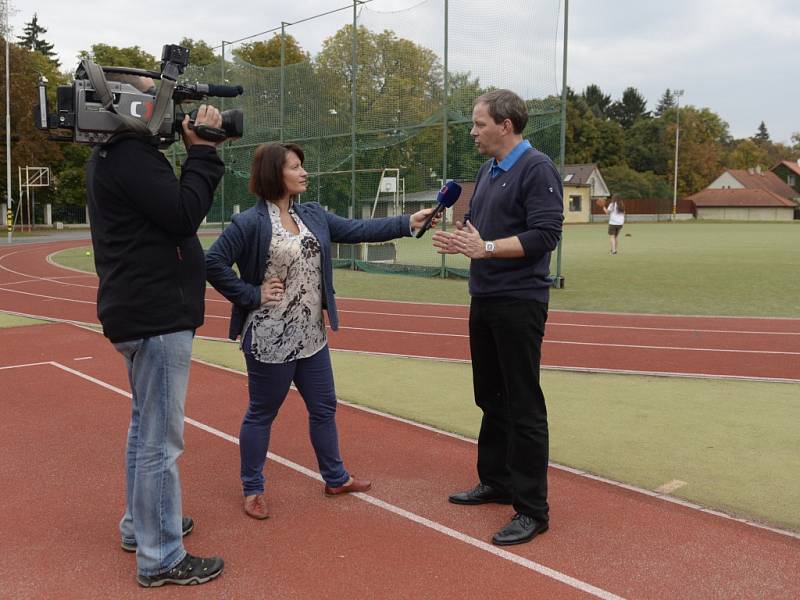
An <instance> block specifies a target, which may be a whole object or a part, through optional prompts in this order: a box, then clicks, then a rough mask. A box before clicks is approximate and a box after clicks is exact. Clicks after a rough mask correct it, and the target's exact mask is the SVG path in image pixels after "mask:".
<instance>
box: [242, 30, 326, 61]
mask: <svg viewBox="0 0 800 600" xmlns="http://www.w3.org/2000/svg"><path fill="white" fill-rule="evenodd" d="M233 54H234V56H236V57H237V58H240V59H241V60H243V61H245V62H247V63H250V64H251V65H255V66H257V67H280V66H281V36H280V35H279V34H277V33H276V34H274V35H273V36H272V37H271V38H270V39H269V40H267V41H266V42H250V43H247V44H242V45H241V46H240V47H239V48H236V49H235V50H234V51H233ZM283 56H284V63H283V64H285V65H293V64H295V63H300V62H308V61H309V60H311V57H310V56H309V54H308V52H306V51H304V50H303V48H302V47H301V46H300V43H299V42H298V41H297V40H296V39H295V38H294V36H292V35H289V34H286V35H285V36H284V50H283Z"/></svg>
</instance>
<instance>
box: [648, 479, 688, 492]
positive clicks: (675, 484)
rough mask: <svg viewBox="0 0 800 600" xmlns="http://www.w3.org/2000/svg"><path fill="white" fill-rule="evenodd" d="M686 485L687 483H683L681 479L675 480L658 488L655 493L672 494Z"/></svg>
mask: <svg viewBox="0 0 800 600" xmlns="http://www.w3.org/2000/svg"><path fill="white" fill-rule="evenodd" d="M685 485H687V484H686V482H685V481H681V480H680V479H673V480H672V481H668V482H667V483H665V484H664V485H660V486H658V487H657V488H656V489H655V492H656V493H657V494H671V493H672V492H674V491H675V490H679V489H681V488H682V487H683V486H685Z"/></svg>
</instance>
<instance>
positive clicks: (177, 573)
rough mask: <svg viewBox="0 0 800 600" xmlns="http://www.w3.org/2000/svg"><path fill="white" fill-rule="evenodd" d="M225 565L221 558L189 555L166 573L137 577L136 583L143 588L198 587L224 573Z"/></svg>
mask: <svg viewBox="0 0 800 600" xmlns="http://www.w3.org/2000/svg"><path fill="white" fill-rule="evenodd" d="M224 566H225V563H224V562H223V560H222V559H221V558H220V557H219V556H212V557H211V558H200V557H199V556H192V555H191V554H189V553H187V554H186V557H185V558H184V559H183V560H182V561H181V562H179V563H178V564H177V565H175V566H174V567H172V568H171V569H170V570H169V571H166V572H165V573H159V574H158V575H137V576H136V581H138V582H139V585H141V586H142V587H159V586H162V585H164V584H166V583H174V584H175V585H198V584H201V583H206V582H207V581H211V580H212V579H214V578H215V577H216V576H217V575H219V574H220V573H222V568H223V567H224Z"/></svg>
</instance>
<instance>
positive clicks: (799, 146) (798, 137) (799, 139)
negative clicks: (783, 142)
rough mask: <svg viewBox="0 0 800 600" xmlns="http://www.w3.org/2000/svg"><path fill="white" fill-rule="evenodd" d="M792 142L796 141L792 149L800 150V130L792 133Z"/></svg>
mask: <svg viewBox="0 0 800 600" xmlns="http://www.w3.org/2000/svg"><path fill="white" fill-rule="evenodd" d="M792 142H793V143H794V146H792V149H793V150H796V151H798V152H800V131H795V132H794V133H793V134H792Z"/></svg>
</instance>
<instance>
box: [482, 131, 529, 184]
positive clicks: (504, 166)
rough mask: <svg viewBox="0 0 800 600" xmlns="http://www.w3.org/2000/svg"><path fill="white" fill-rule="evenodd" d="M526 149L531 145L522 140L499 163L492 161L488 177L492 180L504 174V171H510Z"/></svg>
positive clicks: (494, 159) (495, 160)
mask: <svg viewBox="0 0 800 600" xmlns="http://www.w3.org/2000/svg"><path fill="white" fill-rule="evenodd" d="M528 148H531V143H530V142H529V141H528V140H522V141H521V142H520V143H519V144H517V145H516V146H514V149H513V150H512V151H511V152H509V153H508V156H506V157H505V158H504V159H503V160H501V161H500V162H499V163H498V162H497V159H496V158H493V159H492V166H491V169H490V170H489V176H490V177H491V178H492V179H494V178H495V177H497V176H498V175H500V173H501V172H502V173H505V172H506V171H508V170H510V169H511V167H513V166H514V165H515V164H516V163H517V161H518V160H519V157H520V156H522V154H523V152H525V151H526V150H527V149H528Z"/></svg>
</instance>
